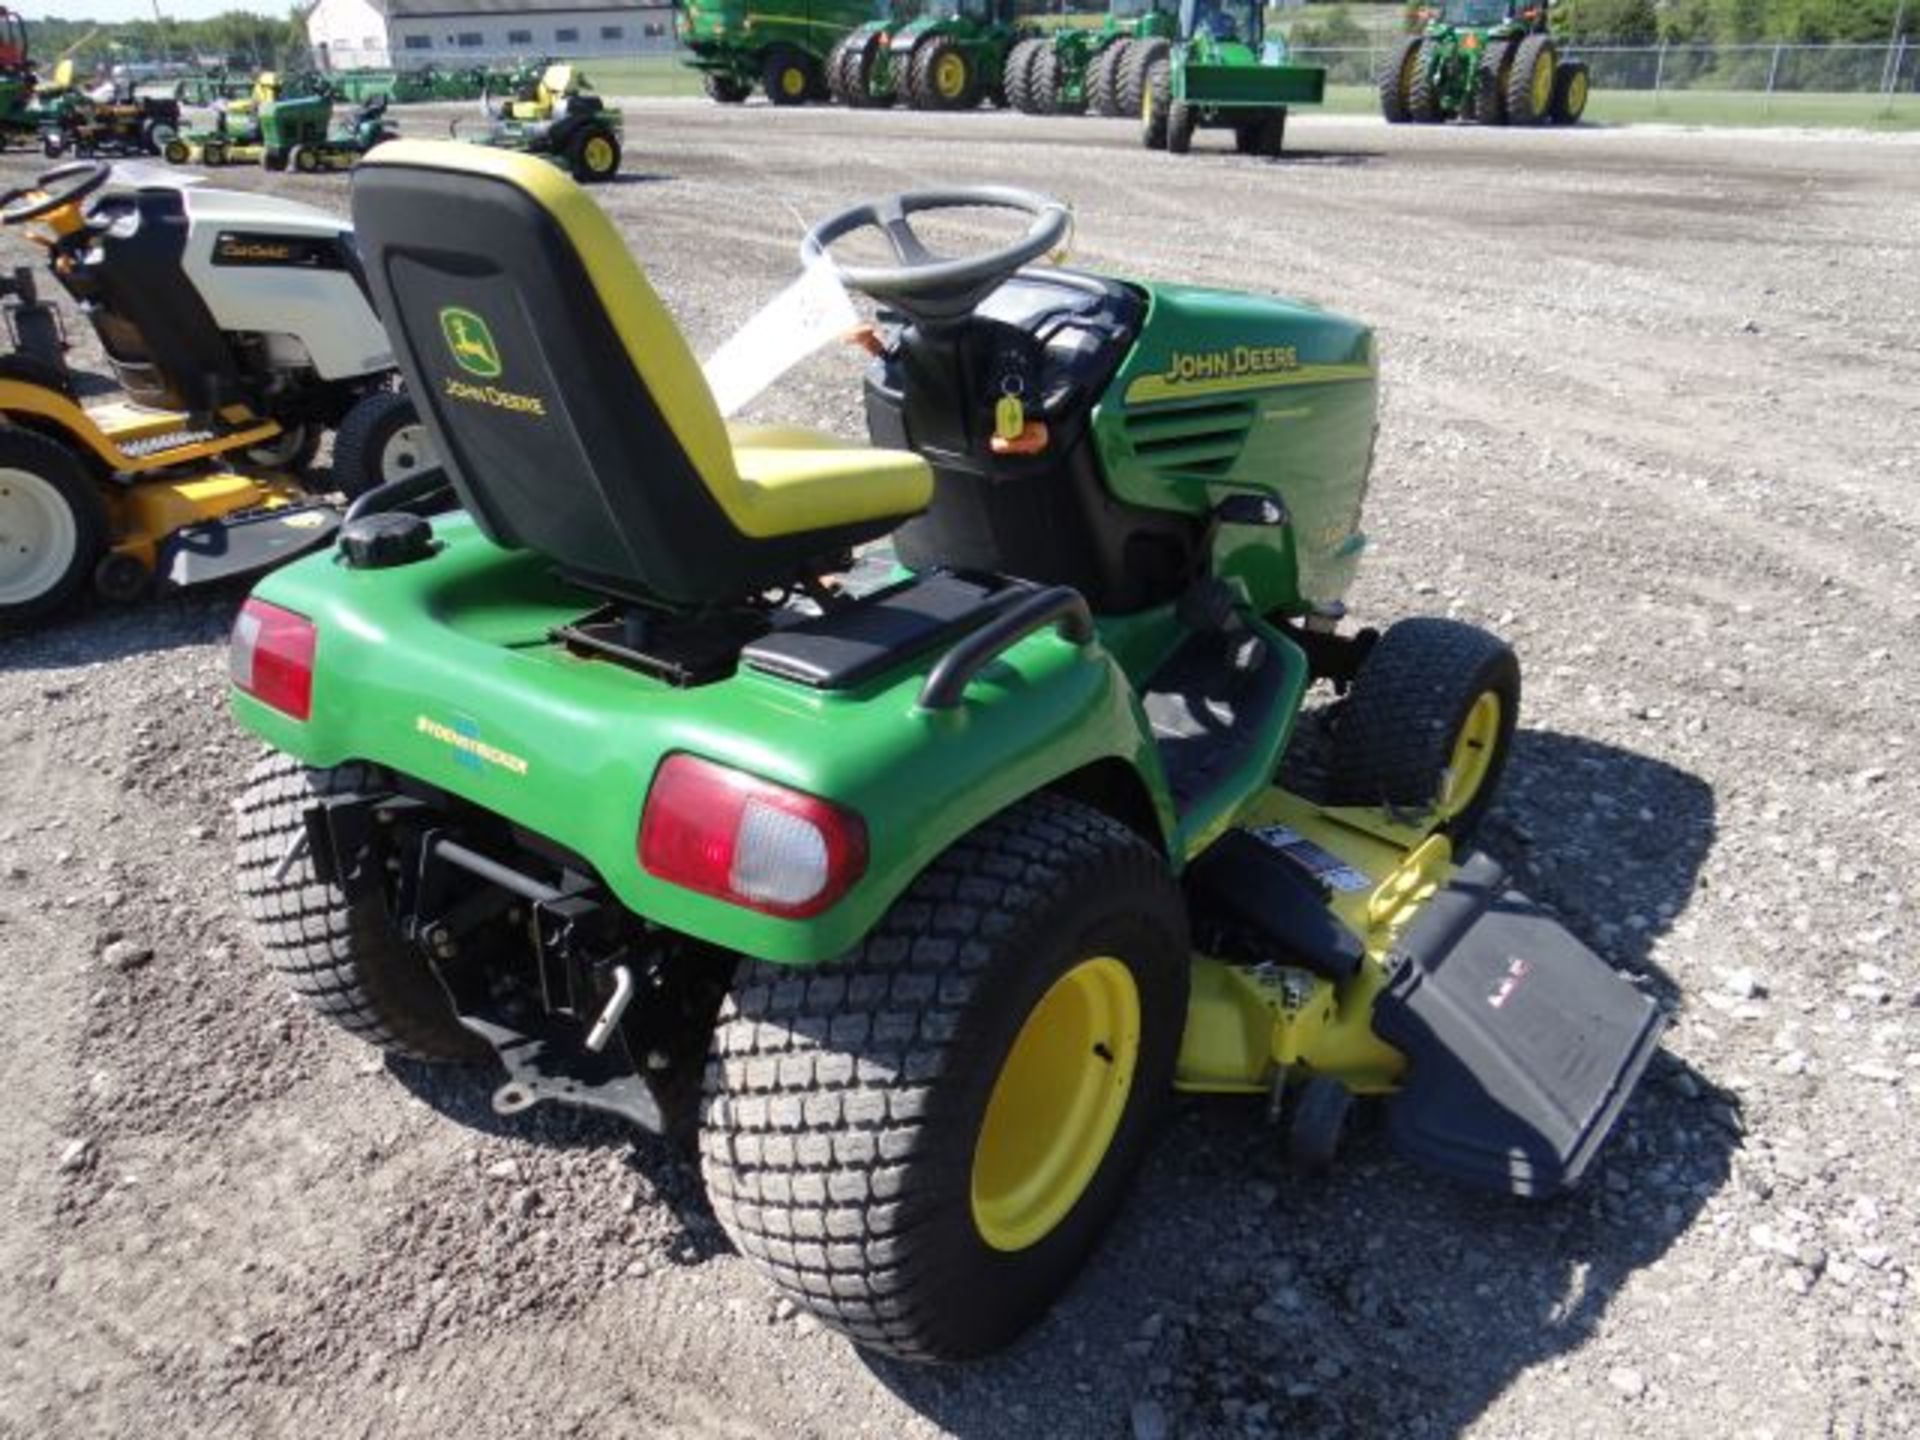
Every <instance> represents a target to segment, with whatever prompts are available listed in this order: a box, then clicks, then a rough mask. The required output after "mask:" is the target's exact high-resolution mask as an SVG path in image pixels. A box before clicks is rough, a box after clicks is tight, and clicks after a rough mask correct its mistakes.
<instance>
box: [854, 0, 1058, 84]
mask: <svg viewBox="0 0 1920 1440" xmlns="http://www.w3.org/2000/svg"><path fill="white" fill-rule="evenodd" d="M890 8H891V10H892V14H891V15H890V16H889V17H888V18H885V19H878V20H873V21H869V22H868V23H867V24H865V25H863V26H861V27H860V28H859V29H858V30H855V31H853V32H852V33H851V34H850V35H848V36H847V37H846V39H844V40H842V41H841V42H840V44H839V46H837V47H836V48H835V50H834V52H833V55H832V56H831V57H830V58H829V60H828V71H827V76H828V84H829V87H830V89H831V91H832V94H833V96H834V98H835V99H838V100H840V101H842V102H843V103H845V104H848V105H853V106H875V105H890V104H892V103H893V101H894V100H895V99H900V100H904V101H905V102H906V103H907V104H908V105H910V106H912V107H913V108H914V109H915V110H971V109H973V108H974V106H976V105H978V104H979V103H980V102H981V101H982V100H983V99H984V100H987V101H989V102H990V103H992V104H994V105H1005V104H1006V103H1007V92H1006V88H1005V82H1006V65H1007V57H1008V54H1009V53H1010V52H1011V51H1012V50H1013V48H1014V46H1015V45H1016V44H1017V43H1018V42H1019V41H1021V40H1023V39H1025V38H1026V37H1027V36H1028V35H1029V34H1031V33H1032V32H1031V31H1030V30H1029V29H1026V28H1023V27H1021V26H1020V25H1019V24H1017V23H1016V16H1017V14H1018V9H1019V6H1018V0H933V3H932V4H930V5H927V6H925V7H924V8H922V9H920V10H919V12H918V14H916V15H914V17H913V18H911V19H908V20H905V21H902V20H899V19H897V18H894V17H895V16H897V15H898V14H899V13H900V11H901V7H897V6H896V7H890Z"/></svg>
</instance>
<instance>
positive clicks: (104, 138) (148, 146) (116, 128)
mask: <svg viewBox="0 0 1920 1440" xmlns="http://www.w3.org/2000/svg"><path fill="white" fill-rule="evenodd" d="M53 78H54V88H53V89H52V90H51V91H48V90H42V91H41V92H40V94H39V96H38V97H37V98H36V100H35V104H34V111H35V113H36V114H37V116H38V117H39V122H40V150H41V153H42V154H44V155H45V156H46V157H47V158H48V159H49V160H58V159H59V158H60V157H61V156H62V155H66V154H69V153H71V154H74V155H79V156H81V157H83V158H86V159H93V158H95V157H104V156H119V155H158V154H159V153H160V152H161V151H162V150H163V149H165V148H166V144H167V142H168V141H169V140H171V139H173V137H174V136H175V135H177V134H179V132H180V101H179V99H178V98H177V97H175V96H173V95H169V94H152V93H144V94H143V93H142V92H141V91H140V89H139V88H138V87H136V86H134V85H132V84H125V85H119V86H116V89H115V94H114V98H113V99H111V100H95V99H93V98H92V97H91V96H89V95H88V94H87V93H86V92H85V91H83V90H80V89H78V88H76V87H75V86H74V84H73V62H72V61H71V60H62V61H61V62H60V63H59V65H57V66H55V67H54V74H53Z"/></svg>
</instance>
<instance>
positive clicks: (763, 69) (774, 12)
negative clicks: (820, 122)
mask: <svg viewBox="0 0 1920 1440" xmlns="http://www.w3.org/2000/svg"><path fill="white" fill-rule="evenodd" d="M872 15H873V0H793V3H791V4H778V5H774V6H773V7H772V8H771V9H759V8H756V7H755V5H754V4H753V0H686V3H685V4H684V5H683V6H681V7H680V8H679V9H678V10H677V11H676V12H675V21H674V24H675V29H676V32H677V33H678V34H679V36H680V43H681V44H682V45H684V46H685V47H686V49H687V61H686V63H687V64H688V65H691V66H692V67H693V68H694V69H696V70H698V71H699V72H700V73H701V77H702V83H703V84H704V86H705V87H706V92H707V95H708V96H709V97H710V98H712V99H714V100H718V101H719V102H720V103H721V104H723V105H738V104H739V103H740V102H742V101H743V100H745V99H746V98H747V97H748V96H749V95H751V94H752V93H753V89H754V86H756V85H758V86H759V87H760V88H761V89H762V90H763V91H764V92H765V93H766V97H767V99H769V100H770V101H772V102H773V103H774V104H775V105H798V104H801V103H802V102H804V101H807V100H824V99H826V98H827V96H828V93H829V92H828V86H827V60H828V57H829V56H830V55H832V54H833V51H834V47H835V46H837V45H838V44H839V43H840V41H841V40H842V39H844V38H845V37H846V36H847V35H848V34H849V33H850V32H852V31H853V30H855V29H857V28H859V27H860V26H861V25H864V24H865V23H866V22H867V21H868V20H869V19H870V18H871V17H872Z"/></svg>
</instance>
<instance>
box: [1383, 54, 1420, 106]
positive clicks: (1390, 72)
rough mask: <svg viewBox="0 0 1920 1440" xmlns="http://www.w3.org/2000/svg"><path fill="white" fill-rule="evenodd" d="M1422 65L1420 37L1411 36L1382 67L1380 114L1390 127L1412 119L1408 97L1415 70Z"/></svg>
mask: <svg viewBox="0 0 1920 1440" xmlns="http://www.w3.org/2000/svg"><path fill="white" fill-rule="evenodd" d="M1419 63H1420V37H1419V36H1418V35H1409V36H1407V37H1406V38H1405V39H1404V40H1402V41H1401V42H1400V48H1399V49H1397V50H1395V51H1394V53H1393V54H1392V55H1391V56H1390V57H1389V58H1388V60H1387V63H1386V64H1385V65H1382V66H1381V67H1380V78H1379V87H1380V113H1381V114H1382V115H1383V116H1385V117H1386V121H1387V123H1388V124H1389V125H1404V124H1406V122H1407V121H1408V120H1409V119H1411V118H1412V112H1411V111H1410V110H1409V108H1408V105H1407V96H1408V94H1409V93H1410V92H1411V91H1412V89H1413V70H1414V67H1415V66H1416V65H1417V64H1419Z"/></svg>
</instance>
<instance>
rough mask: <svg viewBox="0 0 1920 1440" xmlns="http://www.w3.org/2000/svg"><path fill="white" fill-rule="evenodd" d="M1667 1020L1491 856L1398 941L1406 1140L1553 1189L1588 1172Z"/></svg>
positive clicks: (1498, 1180)
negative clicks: (1512, 882) (1514, 884)
mask: <svg viewBox="0 0 1920 1440" xmlns="http://www.w3.org/2000/svg"><path fill="white" fill-rule="evenodd" d="M1663 1023H1664V1021H1663V1018H1662V1016H1661V1014H1660V1012H1659V1010H1658V1009H1657V1008H1656V1006H1655V1005H1654V1003H1653V1001H1652V1000H1651V999H1650V998H1649V997H1648V996H1645V995H1643V994H1641V993H1640V992H1639V991H1638V990H1636V989H1634V988H1633V986H1631V985H1630V984H1628V983H1627V982H1626V981H1625V980H1624V979H1622V978H1621V977H1620V976H1619V975H1618V974H1617V973H1615V971H1614V970H1613V969H1612V967H1611V966H1609V965H1608V964H1607V963H1606V961H1604V960H1602V959H1601V958H1600V957H1599V956H1598V955H1596V954H1594V953H1593V951H1591V950H1589V949H1588V948H1587V947H1586V946H1585V945H1582V944H1581V943H1580V942H1579V941H1578V940H1577V939H1575V938H1574V937H1573V936H1572V935H1571V934H1569V933H1568V932H1567V931H1566V929H1565V928H1564V927H1562V926H1561V925H1560V923H1559V922H1558V921H1556V920H1555V919H1554V918H1553V917H1552V916H1551V915H1549V914H1548V913H1547V912H1546V911H1545V910H1543V909H1542V908H1541V907H1540V906H1538V905H1536V904H1535V903H1534V902H1533V901H1531V900H1529V899H1527V898H1526V896H1524V895H1522V894H1520V893H1519V892H1518V891H1516V890H1513V889H1510V888H1509V887H1508V886H1507V884H1506V876H1505V873H1504V872H1503V871H1502V870H1501V868H1500V866H1499V865H1497V864H1496V863H1495V862H1493V861H1492V860H1490V859H1488V858H1487V857H1485V856H1476V857H1474V858H1473V859H1472V860H1470V861H1469V862H1467V864H1466V865H1464V866H1463V867H1462V868H1461V870H1460V871H1459V873H1458V874H1457V876H1456V877H1455V879H1454V881H1453V882H1452V883H1451V884H1450V885H1448V886H1447V888H1446V889H1444V890H1442V891H1441V892H1440V893H1439V894H1437V895H1435V896H1434V897H1433V899H1432V900H1430V901H1428V902H1427V904H1426V906H1425V907H1424V908H1423V909H1422V910H1421V912H1420V915H1419V916H1418V918H1416V919H1415V920H1414V922H1413V923H1412V924H1411V925H1410V926H1409V927H1408V928H1407V932H1406V934H1405V935H1404V936H1403V937H1402V938H1401V940H1400V942H1399V944H1398V945H1397V946H1396V947H1395V955H1394V966H1393V969H1392V972H1391V975H1390V979H1389V983H1388V987H1387V989H1386V991H1385V992H1384V993H1383V994H1382V995H1381V996H1380V998H1379V1000H1378V1001H1377V1002H1376V1003H1375V1006H1374V1013H1373V1028H1374V1030H1375V1031H1376V1032H1377V1033H1378V1034H1379V1035H1380V1037H1381V1038H1382V1039H1383V1040H1385V1041H1387V1042H1388V1043H1389V1044H1391V1045H1393V1046H1395V1047H1396V1048H1398V1049H1399V1050H1401V1051H1402V1052H1403V1053H1404V1054H1405V1055H1406V1057H1407V1060H1408V1062H1409V1070H1408V1075H1407V1081H1406V1085H1405V1087H1404V1088H1403V1089H1402V1090H1401V1091H1400V1092H1399V1093H1398V1094H1397V1095H1395V1096H1394V1097H1393V1098H1392V1099H1391V1100H1390V1101H1388V1103H1387V1115H1388V1133H1389V1134H1390V1136H1391V1137H1392V1139H1393V1142H1394V1144H1395V1146H1396V1147H1397V1148H1398V1149H1399V1150H1401V1151H1402V1152H1403V1153H1405V1154H1406V1155H1407V1156H1409V1157H1410V1158H1412V1159H1415V1160H1418V1161H1420V1162H1421V1163H1422V1164H1425V1165H1428V1166H1430V1167H1432V1168H1433V1169H1435V1170H1438V1171H1440V1172H1442V1173H1444V1174H1446V1175H1448V1176H1450V1177H1452V1178H1454V1179H1456V1180H1461V1181H1464V1182H1466V1183H1468V1184H1471V1185H1474V1186H1477V1187H1480V1188H1483V1189H1488V1190H1494V1191H1498V1192H1501V1193H1505V1194H1512V1195H1525V1196H1546V1195H1551V1194H1554V1193H1556V1192H1557V1191H1560V1190H1564V1189H1566V1188H1568V1187H1570V1186H1572V1185H1574V1184H1575V1183H1577V1182H1578V1181H1579V1179H1580V1177H1581V1175H1582V1173H1584V1171H1585V1170H1586V1168H1587V1165H1588V1163H1589V1162H1590V1161H1591V1160H1592V1159H1593V1156H1594V1152H1595V1151H1596V1150H1598V1149H1599V1147H1600V1143H1601V1141H1603V1140H1604V1139H1605V1138H1606V1136H1607V1133H1608V1132H1609V1131H1610V1130H1611V1129H1612V1128H1613V1123H1614V1121H1615V1119H1616V1118H1617V1117H1618V1116H1619V1113H1620V1110H1621V1107H1622V1106H1623V1105H1625V1103H1626V1100H1627V1096H1628V1095H1630V1094H1631V1093H1632V1091H1633V1087H1634V1084H1635V1082H1636V1081H1638V1080H1639V1078H1640V1073H1641V1071H1643V1070H1644V1069H1645V1068H1646V1065H1647V1062H1648V1060H1649V1059H1651V1058H1652V1055H1653V1051H1654V1048H1655V1046H1656V1045H1657V1043H1658V1041H1659V1038H1660V1031H1661V1028H1662V1025H1663Z"/></svg>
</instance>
